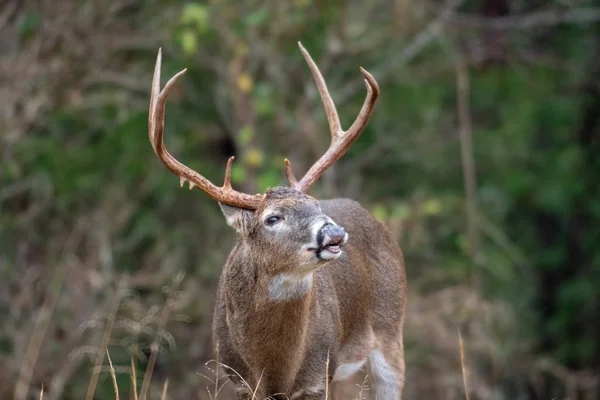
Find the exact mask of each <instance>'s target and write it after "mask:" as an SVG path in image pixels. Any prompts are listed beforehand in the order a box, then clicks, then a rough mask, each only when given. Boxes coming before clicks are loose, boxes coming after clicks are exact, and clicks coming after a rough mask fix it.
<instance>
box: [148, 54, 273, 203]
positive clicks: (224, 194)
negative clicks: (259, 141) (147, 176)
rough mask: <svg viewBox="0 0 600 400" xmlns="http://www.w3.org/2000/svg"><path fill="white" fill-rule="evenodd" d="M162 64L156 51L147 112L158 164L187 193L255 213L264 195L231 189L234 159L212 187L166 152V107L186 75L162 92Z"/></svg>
mask: <svg viewBox="0 0 600 400" xmlns="http://www.w3.org/2000/svg"><path fill="white" fill-rule="evenodd" d="M161 62H162V51H161V49H159V50H158V56H157V57H156V65H155V67H154V76H153V78H152V91H151V95H150V109H149V111H148V136H149V138H150V143H151V144H152V148H153V149H154V152H155V153H156V155H157V156H158V158H159V159H160V161H161V162H162V163H163V164H164V165H165V166H166V167H167V168H168V169H169V170H170V171H171V172H172V173H173V174H175V175H177V176H178V177H179V179H180V183H181V186H183V183H184V182H186V181H187V182H189V184H190V189H193V188H194V187H195V186H197V187H198V189H200V190H202V191H203V192H205V193H206V194H207V195H209V196H210V197H211V198H213V199H214V200H217V201H218V202H221V203H224V204H228V205H231V206H235V207H240V208H246V209H250V210H255V209H257V208H258V206H259V204H260V202H261V201H262V199H263V197H264V196H263V195H261V194H257V195H249V194H246V193H240V192H237V191H235V190H233V189H232V188H231V163H232V162H233V157H231V158H230V159H229V160H228V161H227V167H226V170H225V181H224V184H223V186H222V187H218V186H215V185H214V184H213V183H212V182H210V181H209V180H208V179H206V178H205V177H203V176H202V175H200V174H199V173H198V172H196V171H194V170H192V169H190V168H188V167H186V166H185V165H183V164H182V163H180V162H179V161H177V160H176V159H175V158H174V157H173V156H172V155H171V154H170V153H169V152H168V151H167V149H166V147H165V144H164V141H163V135H164V124H165V105H166V103H167V97H168V96H169V92H170V91H171V89H172V88H173V86H174V85H175V83H176V82H177V80H178V79H179V78H180V77H181V75H183V74H184V73H185V71H186V70H185V69H184V70H183V71H180V72H179V73H177V74H176V75H175V76H173V77H172V78H171V79H169V81H168V82H167V84H166V85H165V87H164V89H163V90H162V91H161V90H160V69H161Z"/></svg>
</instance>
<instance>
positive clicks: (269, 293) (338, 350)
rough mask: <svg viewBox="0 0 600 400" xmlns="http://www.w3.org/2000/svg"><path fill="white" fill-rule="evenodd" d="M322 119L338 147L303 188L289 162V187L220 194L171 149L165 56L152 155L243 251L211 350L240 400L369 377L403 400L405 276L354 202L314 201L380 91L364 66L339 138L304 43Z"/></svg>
mask: <svg viewBox="0 0 600 400" xmlns="http://www.w3.org/2000/svg"><path fill="white" fill-rule="evenodd" d="M298 45H299V47H300V51H301V52H302V55H303V57H304V59H305V60H306V62H307V64H308V66H309V68H310V70H311V73H312V76H313V79H314V81H315V82H316V86H317V89H318V91H319V94H320V97H321V100H322V103H323V106H324V108H325V112H326V116H327V120H328V123H329V129H330V132H331V143H330V145H329V148H328V149H327V151H326V152H325V153H324V154H323V155H322V157H321V158H320V159H319V160H318V161H317V162H316V163H314V164H313V165H312V166H311V168H310V169H309V170H308V172H306V174H305V175H304V177H302V179H300V180H297V179H296V178H295V176H294V173H293V171H292V167H291V163H290V161H289V160H288V159H285V172H286V175H287V179H288V181H289V187H274V188H270V189H268V190H266V191H265V193H259V194H252V195H251V194H247V193H243V192H239V191H236V190H235V189H233V188H232V185H231V165H232V162H233V157H231V158H229V159H228V161H227V165H226V168H225V179H224V183H223V185H222V186H216V185H215V184H213V183H212V182H210V181H209V180H208V179H206V178H205V177H204V176H202V175H201V174H200V173H198V172H196V171H194V170H192V169H190V168H188V167H187V166H185V165H183V164H182V163H180V162H179V161H177V160H176V159H175V158H174V157H173V156H172V155H171V154H170V153H169V152H168V151H167V149H166V147H165V145H164V142H163V135H164V119H165V116H164V114H165V105H166V101H167V97H168V95H169V92H170V91H171V89H172V88H173V86H174V85H175V83H176V81H177V80H178V79H179V78H180V77H181V75H183V74H184V73H185V71H186V70H185V69H184V70H183V71H181V72H179V73H177V74H176V75H174V76H173V77H172V78H171V79H170V80H169V81H168V82H167V83H166V85H165V87H164V88H163V89H162V90H161V89H160V70H161V62H162V61H161V60H162V55H161V54H162V53H161V50H160V49H159V51H158V56H157V59H156V65H155V69H154V76H153V80H152V90H151V98H150V108H149V117H148V133H149V138H150V142H151V144H152V148H153V149H154V152H155V153H156V155H157V156H158V158H159V160H160V161H161V162H162V163H163V164H164V165H165V166H166V167H167V169H169V170H170V171H171V172H172V173H173V174H175V175H176V176H178V177H179V178H180V185H181V186H183V185H184V183H185V182H188V183H189V188H190V190H191V189H192V188H194V187H197V188H198V189H200V190H202V191H203V192H204V193H206V194H207V195H208V196H209V197H210V198H212V199H213V200H216V201H217V202H218V204H219V206H220V208H221V210H222V213H223V214H224V216H225V219H226V221H227V224H228V225H230V226H231V227H232V228H233V229H235V231H236V233H237V241H236V244H235V246H234V247H233V249H232V250H231V252H230V254H229V257H228V258H227V261H226V263H225V265H224V267H223V269H222V272H221V276H220V278H219V283H218V288H217V292H216V301H215V306H214V313H213V320H212V334H213V345H214V347H215V352H216V356H217V360H218V361H219V363H220V365H222V366H224V367H223V371H225V373H226V374H227V375H228V377H229V379H230V380H231V381H232V382H233V384H234V385H235V387H236V392H237V396H238V399H240V400H242V399H261V398H269V399H275V400H277V399H291V400H317V399H319V400H324V399H327V398H330V396H331V395H330V393H329V392H330V389H329V387H330V385H333V384H334V383H336V382H341V381H344V380H347V379H349V378H350V377H352V376H354V375H355V374H357V373H358V372H359V371H361V370H364V369H366V372H367V374H368V382H369V390H368V392H369V396H370V398H371V399H378V400H397V399H401V397H402V390H403V387H404V374H405V362H404V347H403V338H402V332H403V321H404V314H405V308H406V285H407V283H406V272H405V266H404V260H403V255H402V252H401V250H400V248H399V246H398V244H397V242H396V240H395V239H394V237H393V236H392V234H391V233H390V231H389V230H388V228H387V227H386V226H385V224H384V223H382V222H380V221H379V220H377V219H376V218H374V217H373V216H372V215H371V214H370V213H369V212H368V211H367V210H366V209H365V208H363V207H362V206H361V205H360V204H359V203H358V202H356V201H353V200H350V199H343V198H338V199H330V200H318V199H316V198H314V197H312V196H311V195H309V194H308V191H309V189H310V188H311V186H312V185H313V184H314V183H315V182H316V181H317V180H318V179H319V177H320V176H321V175H322V174H323V173H324V172H325V171H326V170H327V169H328V168H329V167H330V166H331V165H332V164H334V163H335V162H336V161H337V160H339V159H340V158H341V157H342V156H343V155H344V154H345V153H346V152H347V151H348V149H349V148H350V146H351V145H352V144H353V143H354V142H355V141H356V140H357V139H358V137H359V136H360V134H361V133H362V131H363V130H364V128H365V127H366V125H367V122H368V120H369V118H370V116H371V114H372V112H373V109H374V106H375V102H376V100H377V98H378V96H379V86H378V84H377V82H376V80H375V79H374V78H373V76H372V75H371V74H370V73H369V72H367V71H366V70H365V69H363V68H362V67H361V68H360V72H361V73H362V75H363V77H364V81H365V84H366V87H367V95H366V98H365V100H364V104H363V106H362V108H361V110H360V112H359V114H358V117H357V118H356V120H355V121H354V123H353V124H352V125H351V126H350V128H349V129H348V130H347V131H344V130H342V127H341V124H340V119H339V116H338V113H337V109H336V106H335V104H334V101H333V99H332V97H331V95H330V94H329V91H328V89H327V85H326V83H325V79H324V78H323V76H322V74H321V72H320V71H319V68H318V67H317V65H316V64H315V62H314V61H313V59H312V58H311V56H310V54H309V53H308V52H307V51H306V49H305V48H304V47H303V46H302V44H301V43H300V42H298Z"/></svg>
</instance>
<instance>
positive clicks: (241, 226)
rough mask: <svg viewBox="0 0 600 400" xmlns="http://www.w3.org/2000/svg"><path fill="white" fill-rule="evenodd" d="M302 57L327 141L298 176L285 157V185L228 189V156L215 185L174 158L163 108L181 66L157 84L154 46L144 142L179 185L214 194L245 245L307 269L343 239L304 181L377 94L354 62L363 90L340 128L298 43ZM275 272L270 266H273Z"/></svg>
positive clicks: (343, 141) (331, 158)
mask: <svg viewBox="0 0 600 400" xmlns="http://www.w3.org/2000/svg"><path fill="white" fill-rule="evenodd" d="M298 45H299V47H300V50H301V52H302V54H303V56H304V58H305V60H306V62H307V63H308V65H309V67H310V70H311V72H312V75H313V77H314V79H315V82H316V84H317V88H318V90H319V93H320V95H321V99H322V101H323V105H324V107H325V112H326V114H327V119H328V121H329V128H330V130H331V144H330V146H329V148H328V149H327V151H326V152H325V154H324V155H323V156H322V157H321V158H320V159H319V160H318V161H317V162H316V163H315V164H314V165H313V166H312V167H311V168H310V169H309V171H308V172H307V173H306V175H304V177H303V178H302V179H301V180H299V181H298V180H297V179H296V178H295V176H294V174H293V172H292V167H291V164H290V162H289V161H288V160H287V159H286V160H285V170H286V174H287V177H288V180H289V182H290V187H289V188H283V187H278V188H273V189H269V190H267V192H266V193H264V194H255V195H250V194H246V193H241V192H238V191H236V190H234V189H233V188H232V186H231V164H232V162H233V157H231V158H230V159H229V160H228V162H227V166H226V169H225V180H224V184H223V186H221V187H218V186H216V185H214V184H213V183H211V182H210V181H209V180H207V179H206V178H205V177H203V176H202V175H200V174H199V173H198V172H196V171H193V170H192V169H190V168H188V167H186V166H185V165H183V164H181V163H180V162H179V161H177V160H176V159H175V158H174V157H173V156H172V155H171V154H169V152H168V151H167V149H166V148H165V145H164V142H163V134H164V112H165V104H166V101H167V97H168V95H169V92H170V91H171V89H172V88H173V86H174V84H175V82H176V81H177V79H179V77H181V75H183V73H185V71H186V70H183V71H181V72H179V73H178V74H176V75H175V76H174V77H173V78H171V79H170V80H169V81H168V82H167V84H166V86H165V88H164V89H163V90H162V91H161V90H160V68H161V51H160V50H159V52H158V57H157V60H156V66H155V70H154V78H153V80H152V94H151V100H150V110H149V118H148V127H149V130H148V132H149V136H150V142H151V143H152V147H153V149H154V152H155V153H156V155H157V156H158V158H159V159H160V160H161V162H162V163H163V164H164V165H165V166H166V167H167V168H168V169H169V170H170V171H171V172H172V173H174V174H175V175H177V176H178V177H179V179H180V184H181V186H183V184H184V183H185V182H189V187H190V189H192V188H194V187H197V188H199V189H200V190H202V191H204V192H205V193H206V194H208V195H209V196H210V197H211V198H213V199H214V200H217V201H218V202H219V204H220V206H221V209H222V211H223V213H224V214H225V217H226V219H227V222H228V224H229V225H230V226H232V227H233V228H235V230H236V231H237V233H238V234H239V235H240V236H241V237H242V238H243V239H244V242H245V243H246V244H247V245H248V246H249V247H258V246H260V247H261V249H262V251H261V254H268V257H271V258H272V259H273V260H276V262H275V263H267V264H269V265H270V264H276V265H278V266H281V268H283V266H288V265H290V264H294V265H295V268H297V269H298V270H303V269H305V268H306V269H311V268H314V266H315V265H318V264H319V263H321V262H323V261H327V260H331V259H335V258H338V257H339V256H340V255H341V246H343V245H344V243H345V242H346V240H347V239H348V235H347V234H346V233H345V232H344V229H343V228H342V227H341V226H339V225H337V224H336V223H335V222H334V221H333V220H332V219H331V218H329V217H328V216H326V215H325V214H323V212H322V211H321V209H320V206H319V202H318V201H317V200H316V199H314V198H313V197H311V196H309V195H308V194H307V191H308V190H309V189H310V187H311V186H312V185H313V184H314V183H315V182H316V181H317V179H319V177H320V176H321V175H322V174H323V173H324V172H325V170H327V168H328V167H329V166H331V165H332V164H333V163H335V162H336V161H337V160H339V159H340V158H341V157H342V156H343V155H344V154H345V153H346V151H347V150H348V149H349V148H350V146H351V145H352V144H353V143H354V142H355V141H356V139H358V137H359V135H360V134H361V132H362V131H363V129H364V128H365V126H366V125H367V122H368V120H369V117H370V115H371V113H372V111H373V107H374V105H375V101H376V100H377V97H378V96H379V87H378V85H377V82H376V81H375V79H374V78H373V77H372V76H371V75H370V74H369V73H368V72H367V71H365V70H364V69H363V68H360V71H361V73H362V75H363V76H364V79H365V83H366V86H367V96H366V99H365V101H364V104H363V107H362V109H361V111H360V113H359V115H358V117H357V118H356V121H355V122H354V123H353V124H352V126H351V127H350V128H349V129H348V130H347V131H343V130H342V128H341V124H340V120H339V117H338V113H337V110H336V107H335V105H334V102H333V100H332V98H331V96H330V94H329V92H328V90H327V86H326V84H325V80H324V79H323V76H322V75H321V73H320V71H319V69H318V67H317V66H316V64H315V62H314V61H313V60H312V58H311V57H310V55H309V54H308V52H307V51H306V50H305V49H304V47H302V45H301V44H300V43H298ZM273 272H276V271H273Z"/></svg>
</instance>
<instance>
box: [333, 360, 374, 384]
mask: <svg viewBox="0 0 600 400" xmlns="http://www.w3.org/2000/svg"><path fill="white" fill-rule="evenodd" d="M366 362H367V360H362V361H358V362H355V363H347V364H341V365H340V366H338V367H337V368H336V369H335V374H333V381H345V380H346V379H348V378H350V377H351V376H352V375H354V374H356V373H357V372H358V371H360V370H361V369H362V367H363V366H364V365H365V363H366Z"/></svg>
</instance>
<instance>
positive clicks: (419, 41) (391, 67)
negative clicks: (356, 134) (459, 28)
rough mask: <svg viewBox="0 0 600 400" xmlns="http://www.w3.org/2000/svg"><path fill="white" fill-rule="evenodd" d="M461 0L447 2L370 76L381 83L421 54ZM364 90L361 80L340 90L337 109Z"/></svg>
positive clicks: (337, 94)
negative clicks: (430, 20) (431, 19)
mask: <svg viewBox="0 0 600 400" xmlns="http://www.w3.org/2000/svg"><path fill="white" fill-rule="evenodd" d="M461 3H462V0H449V1H448V2H447V4H446V6H445V7H444V9H443V10H442V12H441V13H440V15H439V16H438V17H437V18H436V19H435V20H433V21H432V22H430V23H429V25H427V26H426V27H425V29H423V30H422V31H421V32H419V33H418V34H417V35H416V36H415V37H414V38H413V39H412V40H411V42H410V43H409V44H408V45H406V46H405V47H404V48H403V49H402V51H401V52H399V53H398V55H397V56H396V57H393V58H391V59H390V61H389V62H388V63H387V64H385V65H384V66H382V67H381V68H379V69H372V72H371V75H373V76H376V77H377V80H378V81H379V82H380V84H381V82H383V81H384V80H385V79H386V77H387V76H388V75H390V74H391V73H393V72H395V71H396V70H397V69H398V68H399V67H401V66H403V65H405V64H408V63H409V62H410V61H412V60H413V59H414V58H415V57H417V56H418V55H419V53H421V51H423V50H424V49H425V48H426V47H427V46H428V45H430V44H431V43H432V42H433V41H434V40H435V38H436V37H437V36H438V35H439V34H440V33H442V30H443V29H442V28H443V27H444V24H445V23H446V22H447V20H448V18H449V17H450V15H451V14H452V10H454V9H455V8H457V7H458V6H460V4H461ZM361 90H364V83H363V81H362V80H360V79H357V80H356V82H352V83H350V84H348V85H346V86H345V87H344V88H342V89H341V90H340V91H339V92H338V93H336V95H335V96H334V97H335V98H337V99H338V100H337V101H336V103H337V104H338V107H339V106H340V105H341V104H343V103H345V102H347V101H348V100H349V99H350V98H352V96H354V95H355V94H356V93H358V92H359V91H361Z"/></svg>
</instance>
